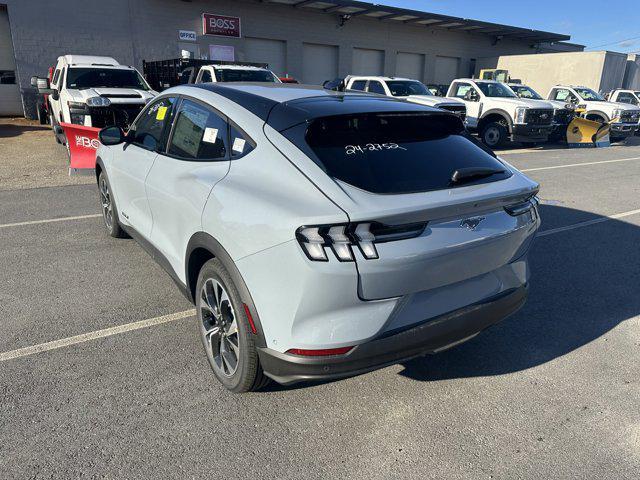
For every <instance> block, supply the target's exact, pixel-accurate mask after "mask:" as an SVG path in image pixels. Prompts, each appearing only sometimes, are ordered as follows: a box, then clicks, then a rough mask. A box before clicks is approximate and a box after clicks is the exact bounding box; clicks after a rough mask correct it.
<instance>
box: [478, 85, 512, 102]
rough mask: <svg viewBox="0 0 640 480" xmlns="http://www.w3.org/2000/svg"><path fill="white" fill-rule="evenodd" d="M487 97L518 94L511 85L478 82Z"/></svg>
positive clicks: (508, 96) (510, 96)
mask: <svg viewBox="0 0 640 480" xmlns="http://www.w3.org/2000/svg"><path fill="white" fill-rule="evenodd" d="M476 85H478V87H479V88H480V90H482V93H484V95H485V96H486V97H506V98H517V95H516V94H515V93H513V92H512V91H511V89H510V88H509V87H507V86H506V85H504V84H502V83H493V82H476Z"/></svg>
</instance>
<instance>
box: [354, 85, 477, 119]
mask: <svg viewBox="0 0 640 480" xmlns="http://www.w3.org/2000/svg"><path fill="white" fill-rule="evenodd" d="M344 84H345V89H346V90H359V91H363V92H369V93H377V94H379V95H386V96H387V97H394V98H397V99H400V100H406V101H408V102H412V103H419V104H421V105H427V106H429V107H436V108H441V109H443V110H448V111H450V112H453V113H455V114H456V115H458V116H459V117H460V118H462V120H463V121H464V119H465V115H466V108H465V106H464V103H463V102H461V101H460V100H457V99H452V98H443V97H437V96H435V95H433V94H432V93H431V92H430V91H429V89H428V88H427V87H426V86H425V85H424V84H422V83H421V82H419V81H417V80H412V79H410V78H394V77H370V76H355V75H352V76H348V77H347V78H345V79H344Z"/></svg>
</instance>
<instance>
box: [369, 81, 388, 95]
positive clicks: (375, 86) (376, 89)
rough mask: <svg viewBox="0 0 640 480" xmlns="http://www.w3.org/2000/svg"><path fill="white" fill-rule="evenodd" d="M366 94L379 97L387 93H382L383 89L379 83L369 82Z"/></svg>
mask: <svg viewBox="0 0 640 480" xmlns="http://www.w3.org/2000/svg"><path fill="white" fill-rule="evenodd" d="M367 92H369V93H379V94H380V95H386V94H387V93H386V92H385V91H384V87H383V86H382V84H381V83H380V82H377V81H370V82H369V86H368V87H367Z"/></svg>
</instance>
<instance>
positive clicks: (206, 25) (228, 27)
mask: <svg viewBox="0 0 640 480" xmlns="http://www.w3.org/2000/svg"><path fill="white" fill-rule="evenodd" d="M202 32H203V33H204V34H205V35H217V36H219V37H233V38H240V17H226V16H224V15H216V14H214V13H203V14H202Z"/></svg>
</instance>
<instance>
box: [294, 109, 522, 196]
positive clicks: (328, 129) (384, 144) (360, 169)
mask: <svg viewBox="0 0 640 480" xmlns="http://www.w3.org/2000/svg"><path fill="white" fill-rule="evenodd" d="M293 130H294V129H290V130H289V131H287V133H285V135H295V134H294V133H293ZM288 138H291V137H288ZM304 138H305V142H306V144H307V145H308V146H309V147H310V149H311V151H312V152H313V154H315V156H316V157H317V158H316V160H315V161H317V162H318V163H319V165H320V166H322V167H323V168H324V170H325V171H326V173H327V174H328V175H329V176H331V177H333V178H335V179H338V180H341V181H343V182H345V183H348V184H350V185H353V186H355V187H357V188H360V189H363V190H366V191H368V192H372V193H378V194H402V193H413V192H426V191H431V190H442V189H448V188H454V187H457V186H461V185H458V184H454V182H453V180H452V176H453V173H454V172H455V171H456V170H459V169H464V168H474V167H483V168H489V169H492V170H495V172H494V173H492V174H490V175H488V176H486V177H483V178H477V179H475V180H474V181H472V182H469V183H464V185H470V184H478V183H486V182H493V181H497V180H502V179H505V178H508V177H509V176H510V173H509V171H508V169H507V168H506V167H505V166H504V165H503V164H502V163H500V162H499V161H498V160H497V159H496V158H494V157H493V156H492V155H490V154H489V153H487V152H486V151H485V150H483V149H482V148H480V147H478V146H477V145H476V144H475V143H474V142H473V141H471V140H469V138H467V136H466V134H465V131H464V126H463V124H462V122H460V120H459V119H458V118H456V117H453V116H451V115H445V114H433V113H422V112H420V113H413V112H412V113H407V112H397V113H393V112H385V113H357V114H350V115H336V116H331V117H322V118H318V119H316V120H314V121H313V122H312V123H311V125H310V126H309V127H308V128H307V129H306V133H305V137H304ZM293 141H294V142H296V141H297V137H296V139H293Z"/></svg>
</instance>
